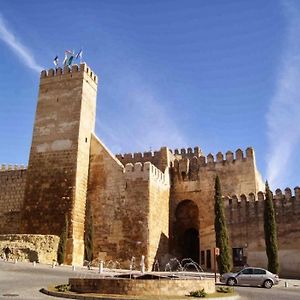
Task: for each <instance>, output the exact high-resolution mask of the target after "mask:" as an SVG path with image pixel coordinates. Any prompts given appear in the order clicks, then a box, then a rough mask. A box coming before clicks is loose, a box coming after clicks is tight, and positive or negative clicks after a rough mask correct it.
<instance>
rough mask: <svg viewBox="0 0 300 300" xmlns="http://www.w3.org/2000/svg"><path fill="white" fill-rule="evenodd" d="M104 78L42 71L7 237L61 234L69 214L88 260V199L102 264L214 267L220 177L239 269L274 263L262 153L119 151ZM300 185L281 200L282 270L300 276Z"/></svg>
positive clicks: (77, 254) (8, 204) (76, 247)
mask: <svg viewBox="0 0 300 300" xmlns="http://www.w3.org/2000/svg"><path fill="white" fill-rule="evenodd" d="M97 84H98V79H97V76H96V75H95V74H94V72H93V71H91V69H90V68H89V67H88V66H87V65H86V64H81V65H80V66H76V65H74V66H72V68H68V67H65V68H64V69H63V70H62V69H61V68H58V69H56V70H53V69H51V70H49V71H42V73H41V79H40V89H39V98H38V103H37V111H36V116H35V125H34V130H33V139H32V146H31V151H30V159H29V164H28V168H27V169H24V168H23V167H12V166H9V167H6V166H5V167H4V166H3V167H2V168H1V171H0V217H1V218H0V234H16V233H22V234H25V236H26V235H30V236H35V235H42V236H53V235H55V236H59V235H60V233H61V230H62V227H63V223H64V219H65V215H67V216H68V220H69V224H70V226H69V232H68V242H67V258H66V263H68V264H78V265H81V264H82V263H83V259H84V226H85V215H86V204H87V203H88V204H89V205H90V206H91V211H92V213H93V219H94V256H95V259H96V260H98V261H99V260H103V261H105V262H109V261H118V263H120V265H121V266H122V267H124V268H129V265H130V263H131V262H132V259H133V257H135V261H136V265H137V266H138V265H139V261H140V259H141V256H142V255H144V256H145V263H146V269H147V270H151V269H152V268H153V267H154V265H155V264H157V263H159V265H160V266H161V267H162V268H163V266H164V265H165V264H166V263H167V262H168V260H169V259H170V258H172V257H177V258H178V259H183V258H185V257H190V258H192V259H193V260H194V261H196V262H198V263H199V264H200V265H201V266H202V268H204V269H207V270H210V269H211V268H212V260H213V257H212V255H213V248H214V247H215V232H214V180H215V177H216V175H219V177H220V180H221V184H222V191H223V194H224V201H225V206H226V216H227V223H228V226H229V232H230V243H231V246H232V254H233V259H234V263H235V265H236V266H241V265H243V264H245V263H248V264H251V265H257V266H266V254H265V248H264V247H265V246H264V240H263V227H262V224H263V220H262V215H263V201H264V193H263V192H261V191H263V190H264V183H263V181H262V179H261V176H260V174H259V172H258V170H257V168H256V161H255V153H254V150H253V149H252V148H251V147H249V148H247V149H246V150H245V151H243V150H241V149H237V150H236V151H235V153H233V152H231V151H227V152H226V153H225V154H223V153H221V152H218V153H217V154H216V155H215V156H214V155H212V154H208V155H207V156H206V155H205V154H204V153H203V152H202V150H201V149H200V148H199V147H195V148H193V149H192V148H187V149H180V150H178V149H175V150H174V151H173V150H171V149H168V148H167V147H162V148H161V149H160V150H158V151H155V152H153V153H152V152H144V153H133V154H132V153H127V154H123V155H121V154H118V155H116V156H115V155H114V154H112V153H111V152H110V151H109V149H108V148H107V147H106V146H105V145H104V144H103V143H102V142H101V140H100V139H99V138H98V137H97V136H96V134H95V133H94V126H95V112H96V94H97ZM299 190H300V189H299V187H297V188H295V194H294V195H293V194H292V192H291V190H290V189H286V190H285V192H284V193H282V192H281V191H280V190H276V191H275V200H274V203H275V206H276V220H277V223H278V229H279V231H278V234H279V237H278V238H279V254H280V258H281V261H280V263H281V270H282V274H284V275H290V276H299V275H300V272H299V270H300V258H299V255H298V254H299V244H300V233H299V228H300V224H299V220H300V218H299V214H300V212H299V209H300V199H299ZM35 245H36V247H38V248H43V247H44V246H43V245H45V244H43V243H35ZM55 247H57V246H55ZM39 250H43V249H39ZM40 252H41V251H40Z"/></svg>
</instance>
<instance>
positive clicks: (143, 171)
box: [124, 162, 169, 184]
mask: <svg viewBox="0 0 300 300" xmlns="http://www.w3.org/2000/svg"><path fill="white" fill-rule="evenodd" d="M124 173H125V177H126V178H127V179H133V180H135V179H143V180H150V179H154V180H155V181H157V182H161V183H163V184H169V174H168V172H166V173H163V172H162V171H161V170H159V169H158V168H157V167H155V166H154V165H153V164H152V163H151V162H145V163H141V162H136V163H135V164H132V163H127V164H126V165H125V168H124Z"/></svg>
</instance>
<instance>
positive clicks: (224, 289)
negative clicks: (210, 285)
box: [217, 286, 234, 294]
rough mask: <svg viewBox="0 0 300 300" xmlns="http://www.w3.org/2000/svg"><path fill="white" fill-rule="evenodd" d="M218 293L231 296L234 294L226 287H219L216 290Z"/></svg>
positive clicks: (232, 290) (232, 289)
mask: <svg viewBox="0 0 300 300" xmlns="http://www.w3.org/2000/svg"><path fill="white" fill-rule="evenodd" d="M217 292H218V293H224V294H231V293H233V292H234V288H232V287H226V286H219V287H218V288H217Z"/></svg>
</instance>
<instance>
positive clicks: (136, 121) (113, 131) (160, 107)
mask: <svg viewBox="0 0 300 300" xmlns="http://www.w3.org/2000/svg"><path fill="white" fill-rule="evenodd" d="M117 69H118V71H120V69H119V68H117ZM124 74H126V75H124V76H120V73H119V74H118V76H119V79H118V80H117V81H114V84H116V86H115V87H114V88H113V89H111V90H110V91H109V95H106V96H108V97H109V98H110V99H114V100H113V101H114V102H115V103H111V105H112V106H111V107H110V110H111V111H110V116H109V117H108V116H105V115H101V113H100V117H99V121H98V122H97V128H98V130H99V135H100V137H102V138H103V139H104V141H105V143H107V145H108V146H109V147H110V148H111V149H112V151H113V152H118V153H123V152H132V151H136V152H137V151H141V152H143V151H149V150H150V149H151V150H159V149H160V147H162V146H167V147H170V148H171V149H172V148H174V147H184V146H186V142H185V139H184V138H183V134H182V132H181V130H180V126H179V125H178V124H177V123H176V113H174V111H172V108H171V107H168V109H167V108H166V106H165V105H164V101H162V100H163V95H162V94H161V93H160V92H159V91H158V88H157V87H156V86H153V85H150V84H149V83H148V82H147V81H146V80H145V79H144V78H143V76H142V75H138V74H136V73H135V72H134V71H132V70H131V71H128V70H126V71H124ZM164 100H165V99H164Z"/></svg>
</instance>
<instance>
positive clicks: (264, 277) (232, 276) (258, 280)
mask: <svg viewBox="0 0 300 300" xmlns="http://www.w3.org/2000/svg"><path fill="white" fill-rule="evenodd" d="M220 281H221V282H222V283H225V284H227V285H230V286H233V285H250V286H263V287H265V288H267V289H270V288H271V287H272V286H273V285H276V284H278V283H279V277H278V275H276V274H273V273H271V272H269V271H267V270H265V269H262V268H251V267H248V268H244V269H243V270H241V271H239V272H238V273H225V274H223V275H221V277H220Z"/></svg>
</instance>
